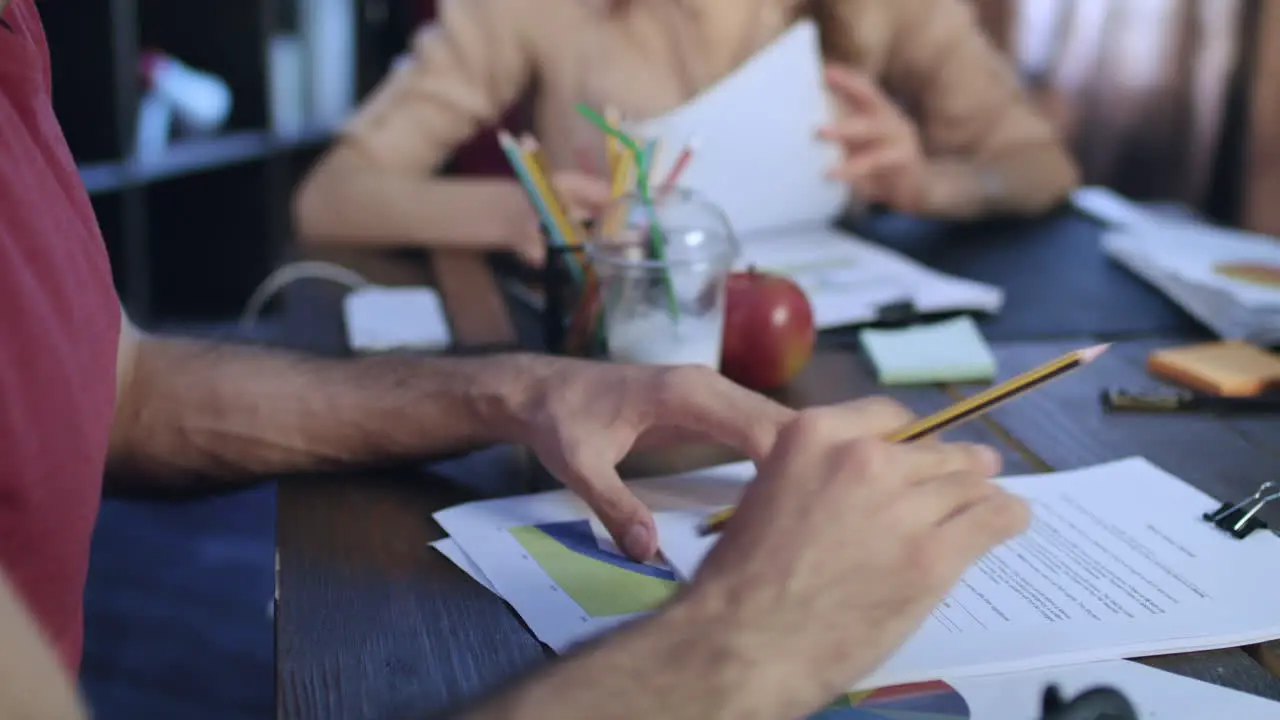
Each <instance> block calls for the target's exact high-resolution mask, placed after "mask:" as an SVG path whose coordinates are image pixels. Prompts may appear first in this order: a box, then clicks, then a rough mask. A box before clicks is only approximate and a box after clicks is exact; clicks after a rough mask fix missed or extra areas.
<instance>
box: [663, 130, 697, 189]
mask: <svg viewBox="0 0 1280 720" xmlns="http://www.w3.org/2000/svg"><path fill="white" fill-rule="evenodd" d="M696 146H697V141H696V140H690V141H689V142H687V143H685V144H684V147H682V148H680V154H679V155H676V161H675V162H674V163H672V165H671V169H670V170H668V171H667V176H666V177H665V178H663V180H662V184H661V185H659V186H658V192H659V194H660V195H666V194H667V193H669V192H671V191H672V190H674V189H675V187H676V184H677V183H679V182H680V176H681V175H683V174H684V170H685V168H687V167H688V166H689V161H690V160H692V159H693V152H694V149H695V148H696Z"/></svg>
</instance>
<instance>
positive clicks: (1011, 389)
mask: <svg viewBox="0 0 1280 720" xmlns="http://www.w3.org/2000/svg"><path fill="white" fill-rule="evenodd" d="M1109 347H1111V344H1110V343H1107V344H1103V345H1094V346H1093V347H1087V348H1083V349H1081V350H1073V351H1072V352H1069V353H1067V354H1066V355H1063V356H1062V357H1059V358H1057V359H1055V360H1051V361H1049V362H1047V363H1045V364H1044V365H1041V366H1040V367H1038V368H1035V369H1034V370H1028V371H1027V372H1024V373H1022V374H1021V375H1018V376H1017V377H1014V378H1011V379H1009V380H1006V381H1005V382H1002V383H1000V384H999V385H993V386H992V387H990V388H988V389H986V390H984V391H982V392H980V393H978V394H977V395H974V396H973V397H970V398H966V399H964V400H961V401H960V402H958V403H956V404H954V405H952V406H950V407H947V408H944V409H942V410H939V411H938V412H936V413H934V414H932V415H929V416H928V417H924V418H921V419H919V420H917V421H915V422H913V423H911V424H909V425H907V426H906V427H904V428H901V429H900V430H898V431H896V432H894V433H891V434H890V435H889V436H888V437H886V438H885V440H887V441H888V442H894V443H908V442H913V441H915V440H920V439H922V438H925V437H928V436H930V435H933V434H935V433H939V432H942V431H943V430H946V429H948V428H951V427H955V426H956V425H958V424H960V423H962V422H965V421H967V420H972V419H974V418H976V417H979V416H981V415H983V414H985V413H987V412H989V411H990V410H991V409H992V408H995V407H996V406H998V405H1001V404H1003V403H1005V402H1007V401H1009V400H1012V399H1013V398H1015V397H1017V396H1019V395H1021V394H1023V393H1025V392H1027V391H1029V390H1031V389H1033V388H1036V387H1039V386H1040V385H1043V384H1044V383H1047V382H1049V381H1050V380H1053V379H1054V378H1058V377H1061V376H1063V375H1065V374H1067V373H1069V372H1071V371H1072V370H1075V369H1077V368H1081V367H1084V366H1085V365H1088V364H1089V363H1091V362H1093V361H1094V360H1096V359H1098V356H1100V355H1102V353H1104V352H1106V351H1107V348H1109ZM731 517H733V508H731V507H730V508H725V509H724V510H720V511H718V512H715V513H712V514H711V515H709V516H707V517H706V518H705V519H704V520H703V521H702V525H701V526H700V527H699V528H698V531H699V533H701V534H703V535H709V534H711V533H715V532H719V531H720V530H721V529H723V527H724V524H725V523H726V522H728V520H729V518H731Z"/></svg>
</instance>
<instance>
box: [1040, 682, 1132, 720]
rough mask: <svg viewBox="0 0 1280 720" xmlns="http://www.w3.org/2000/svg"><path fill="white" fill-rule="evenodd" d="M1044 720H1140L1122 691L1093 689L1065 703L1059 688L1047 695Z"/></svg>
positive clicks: (1044, 702) (1051, 686)
mask: <svg viewBox="0 0 1280 720" xmlns="http://www.w3.org/2000/svg"><path fill="white" fill-rule="evenodd" d="M1041 706H1042V711H1041V712H1042V714H1041V716H1040V718H1041V720H1137V719H1138V713H1137V712H1136V711H1135V710H1134V708H1133V704H1132V703H1130V702H1129V699H1128V698H1126V697H1125V696H1124V694H1123V693H1121V692H1120V691H1119V690H1116V689H1114V688H1109V687H1099V688H1093V689H1092V690H1088V691H1086V692H1083V693H1081V694H1080V695H1078V696H1076V697H1075V698H1072V699H1071V700H1065V699H1064V698H1063V697H1062V692H1061V691H1060V690H1058V687H1057V686H1056V685H1050V686H1049V687H1048V688H1047V689H1046V690H1045V692H1044V697H1043V700H1042V704H1041Z"/></svg>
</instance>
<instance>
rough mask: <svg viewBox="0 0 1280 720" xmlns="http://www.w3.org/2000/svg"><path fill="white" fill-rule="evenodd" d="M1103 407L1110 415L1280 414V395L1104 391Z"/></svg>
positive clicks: (1116, 389)
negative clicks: (1156, 413)
mask: <svg viewBox="0 0 1280 720" xmlns="http://www.w3.org/2000/svg"><path fill="white" fill-rule="evenodd" d="M1102 407H1103V409H1104V410H1106V411H1108V412H1212V413H1222V414H1235V413H1280V396H1277V395H1260V396H1258V397H1223V396H1219V395H1206V394H1203V393H1196V392H1192V391H1190V390H1149V391H1145V392H1135V391H1132V390H1124V389H1119V388H1108V389H1106V390H1103V391H1102Z"/></svg>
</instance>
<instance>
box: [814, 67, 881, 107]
mask: <svg viewBox="0 0 1280 720" xmlns="http://www.w3.org/2000/svg"><path fill="white" fill-rule="evenodd" d="M825 75H826V79H827V85H829V86H830V87H831V89H832V90H835V91H836V93H837V94H838V95H840V97H841V98H842V99H844V100H846V101H848V102H849V104H850V105H852V106H854V107H856V108H858V109H860V110H867V111H874V110H880V109H883V108H884V107H885V96H884V93H882V92H881V91H880V86H879V85H877V84H876V82H875V80H873V79H871V78H870V77H867V76H866V75H864V74H862V73H860V72H857V71H856V70H853V69H852V68H848V67H845V66H844V65H828V66H827V68H826V71H825Z"/></svg>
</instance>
